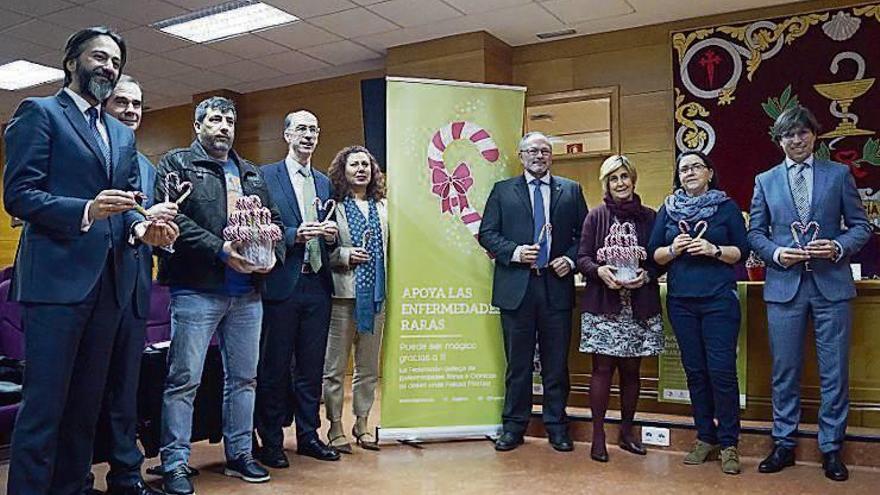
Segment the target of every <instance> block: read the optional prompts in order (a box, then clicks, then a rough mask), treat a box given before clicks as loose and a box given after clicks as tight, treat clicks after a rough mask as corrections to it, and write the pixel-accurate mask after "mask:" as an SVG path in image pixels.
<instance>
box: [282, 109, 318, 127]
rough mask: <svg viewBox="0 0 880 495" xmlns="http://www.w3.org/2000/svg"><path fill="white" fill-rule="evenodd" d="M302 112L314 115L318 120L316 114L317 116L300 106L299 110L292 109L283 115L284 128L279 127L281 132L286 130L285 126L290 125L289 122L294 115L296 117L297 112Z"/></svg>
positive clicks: (291, 121)
mask: <svg viewBox="0 0 880 495" xmlns="http://www.w3.org/2000/svg"><path fill="white" fill-rule="evenodd" d="M303 113H307V114H309V115H311V116H312V117H314V118H315V120H318V116H317V115H315V114H314V113H312V112H310V111H308V110H306V109H305V108H300V109H299V110H294V111H292V112H290V113H289V114H287V115H285V116H284V129H281V132H284V131H286V130H287V128H288V127H290V124H292V123H293V119H294V117H296V116H297V115H299V114H303Z"/></svg>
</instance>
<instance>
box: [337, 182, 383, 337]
mask: <svg viewBox="0 0 880 495" xmlns="http://www.w3.org/2000/svg"><path fill="white" fill-rule="evenodd" d="M368 203H369V205H370V210H369V219H367V218H364V214H363V212H362V211H361V209H360V208H358V206H357V203H355V200H354V198H352V197H351V196H349V197H347V198H345V200H343V201H342V206H343V208H345V218H346V219H347V220H348V229H349V231H350V232H351V242H352V245H353V246H359V247H363V248H364V249H366V250H367V252H369V253H370V261H368V262H366V263H361V264H360V265H358V266H357V268H355V272H354V273H355V298H354V318H355V321H356V322H357V331H358V332H360V333H369V334H372V333H373V322H374V320H375V317H376V313H378V312H379V311H381V310H382V303H383V302H384V301H385V250H384V248H383V246H382V225H381V222H379V210H378V209H376V201H375V200H373V199H370V200H368ZM367 229H369V230H370V237H369V239H368V240H367V245H366V246H364V232H366V231H367Z"/></svg>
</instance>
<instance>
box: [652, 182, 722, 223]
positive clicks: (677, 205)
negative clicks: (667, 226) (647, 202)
mask: <svg viewBox="0 0 880 495" xmlns="http://www.w3.org/2000/svg"><path fill="white" fill-rule="evenodd" d="M729 199H730V198H728V197H727V193H725V192H724V191H719V190H718V189H709V190H708V191H706V193H705V194H701V195H699V196H688V195H687V193H686V192H684V189H676V190H675V192H674V193H672V194H670V195H669V196H666V200H665V201H664V202H663V204H664V205H665V206H666V214H667V215H669V216H670V217H671V218H672V219H673V220H675V221H676V222H680V221H682V220H685V221H687V222H696V221H698V220H705V219H707V218H709V217H711V216H712V215H714V214H715V212H716V211H718V205H720V204H721V203H723V202H725V201H727V200H729Z"/></svg>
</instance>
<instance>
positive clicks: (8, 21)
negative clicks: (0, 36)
mask: <svg viewBox="0 0 880 495" xmlns="http://www.w3.org/2000/svg"><path fill="white" fill-rule="evenodd" d="M27 20H28V16H26V15H22V14H17V13H15V12H12V11H10V10H5V9H0V30H3V29H5V28H8V27H10V26H15V25H17V24H19V23H22V22H25V21H27Z"/></svg>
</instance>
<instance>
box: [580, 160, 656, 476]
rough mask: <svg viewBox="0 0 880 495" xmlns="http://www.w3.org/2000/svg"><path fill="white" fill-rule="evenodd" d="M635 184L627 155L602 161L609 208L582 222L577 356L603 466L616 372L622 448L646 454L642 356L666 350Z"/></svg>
mask: <svg viewBox="0 0 880 495" xmlns="http://www.w3.org/2000/svg"><path fill="white" fill-rule="evenodd" d="M636 178H637V172H636V168H635V166H633V164H632V163H630V161H629V160H628V159H627V158H626V157H625V156H622V155H614V156H612V157H610V158H608V159H607V160H605V162H604V163H603V164H602V167H601V168H600V170H599V181H600V182H601V183H602V190H603V191H604V192H605V199H604V203H603V204H601V205H599V207H597V208H594V209H592V210H591V211H590V213H589V214H588V215H587V217H586V219H585V220H584V226H583V230H582V232H581V241H580V249H579V250H578V259H577V268H578V271H579V272H580V273H582V274H583V275H584V277H586V280H587V285H586V288H585V289H584V292H583V297H582V298H581V304H580V308H581V343H580V351H581V352H584V353H588V354H590V355H591V356H592V362H593V372H592V378H591V379H590V408H591V410H592V413H593V444H592V448H591V449H590V457H591V458H592V459H593V460H594V461H598V462H608V451H607V449H606V447H605V425H604V423H605V411H606V410H607V409H608V397H609V395H610V391H611V379H612V377H613V375H614V369H615V368H617V370H618V374H619V381H620V395H621V397H620V405H621V416H622V421H621V425H620V438H619V439H618V445H619V446H620V448H621V449H623V450H626V451H628V452H631V453H633V454H637V455H645V453H646V451H645V448H644V446H642V444H641V443H640V442H639V441H638V440H637V438H636V437H635V435H634V434H633V431H632V430H633V428H632V426H633V417H634V416H635V412H636V404H637V403H638V400H639V368H640V366H641V359H642V357H644V356H656V355H657V354H660V352H661V351H662V350H663V326H662V319H661V316H660V290H659V286H658V285H657V275H658V272H657V267H656V265H654V263H653V262H652V261H651V260H650V259H649V258H648V257H647V256H646V254H647V253H646V251H645V248H646V246H647V245H648V239H649V237H650V234H651V227H652V226H653V224H654V216H655V213H654V210H652V209H650V208H647V207H645V206H642V203H641V200H640V198H639V195H638V194H636V193H635V186H636ZM646 258H648V259H646Z"/></svg>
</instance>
